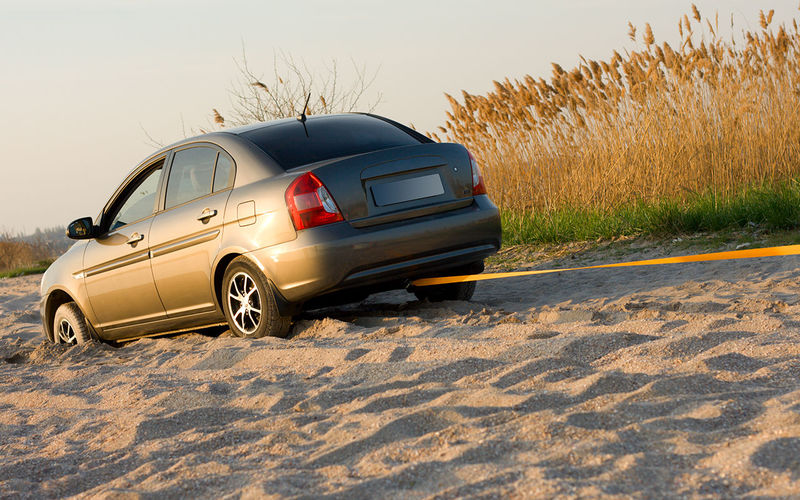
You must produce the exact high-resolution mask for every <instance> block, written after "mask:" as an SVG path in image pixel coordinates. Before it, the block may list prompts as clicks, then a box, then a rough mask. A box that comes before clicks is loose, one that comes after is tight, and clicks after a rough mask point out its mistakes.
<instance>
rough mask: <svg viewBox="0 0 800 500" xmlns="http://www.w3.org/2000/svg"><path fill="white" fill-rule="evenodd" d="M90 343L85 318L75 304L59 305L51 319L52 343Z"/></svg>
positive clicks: (90, 338)
mask: <svg viewBox="0 0 800 500" xmlns="http://www.w3.org/2000/svg"><path fill="white" fill-rule="evenodd" d="M91 341H92V335H91V333H90V330H89V327H88V325H87V323H86V318H84V317H83V313H82V312H81V310H80V308H79V307H78V305H77V304H75V302H67V303H66V304H61V305H60V306H58V309H56V314H55V316H54V317H53V342H55V343H57V344H85V343H87V342H91Z"/></svg>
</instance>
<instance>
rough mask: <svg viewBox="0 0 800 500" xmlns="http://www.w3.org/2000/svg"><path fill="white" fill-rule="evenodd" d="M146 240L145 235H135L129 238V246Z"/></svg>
mask: <svg viewBox="0 0 800 500" xmlns="http://www.w3.org/2000/svg"><path fill="white" fill-rule="evenodd" d="M143 239H144V235H143V234H139V233H133V234H132V235H131V237H130V238H128V242H127V243H128V245H131V246H133V245H135V244H137V243H139V242H140V241H142V240H143Z"/></svg>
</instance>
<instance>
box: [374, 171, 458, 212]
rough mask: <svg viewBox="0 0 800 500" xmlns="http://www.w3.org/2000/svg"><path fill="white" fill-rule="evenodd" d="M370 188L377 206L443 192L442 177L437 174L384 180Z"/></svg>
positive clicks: (428, 196) (437, 194)
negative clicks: (391, 180) (399, 179)
mask: <svg viewBox="0 0 800 500" xmlns="http://www.w3.org/2000/svg"><path fill="white" fill-rule="evenodd" d="M370 189H371V190H372V197H373V198H374V199H375V204H376V205H377V206H379V207H384V206H386V205H394V204H395V203H403V202H405V201H412V200H419V199H422V198H430V197H431V196H439V195H440V194H444V187H443V186H442V178H441V177H439V174H431V175H424V176H422V177H414V178H413V179H403V180H402V181H394V182H386V183H384V184H377V185H374V186H372V187H371V188H370Z"/></svg>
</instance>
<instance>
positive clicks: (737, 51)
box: [431, 6, 800, 222]
mask: <svg viewBox="0 0 800 500" xmlns="http://www.w3.org/2000/svg"><path fill="white" fill-rule="evenodd" d="M772 15H773V13H772V11H770V12H764V11H762V12H760V15H759V21H760V23H759V24H760V29H757V30H755V31H752V32H748V31H744V32H743V36H742V38H738V37H737V38H723V37H722V36H720V35H719V33H720V25H719V18H718V16H715V17H714V18H713V19H712V18H707V17H703V16H701V14H700V12H699V11H698V9H697V8H696V7H695V6H693V8H692V11H691V13H689V14H687V15H684V16H683V17H682V18H681V19H680V20H679V24H678V30H679V33H680V36H681V41H680V46H677V47H672V46H670V44H669V43H666V42H662V43H658V42H656V39H655V36H654V34H653V32H652V29H651V27H650V25H649V24H647V25H645V27H644V29H643V30H641V32H639V30H637V29H636V27H634V26H632V25H630V32H629V36H630V37H631V39H632V40H634V41H636V42H637V44H636V47H637V49H636V50H633V51H631V52H627V51H624V54H625V55H622V54H620V53H619V52H617V51H614V52H613V54H612V56H611V57H610V58H609V59H607V60H603V61H594V60H586V59H584V58H581V62H580V64H578V65H577V66H576V67H575V68H572V69H569V70H565V69H563V68H562V67H561V66H559V65H557V64H553V74H552V76H551V77H550V78H549V80H545V79H543V78H538V79H536V78H533V77H531V76H526V77H525V78H523V79H522V80H514V81H511V80H509V79H505V80H504V81H502V82H498V81H495V82H494V86H495V89H494V91H492V92H489V93H487V94H486V95H475V94H470V93H467V92H462V96H461V99H460V100H459V99H456V98H454V97H452V96H450V95H447V99H448V101H449V104H450V110H449V111H448V112H447V117H448V119H447V122H446V124H445V125H444V126H443V127H440V130H439V132H437V133H434V134H431V136H432V137H434V139H437V140H448V141H453V142H459V143H462V144H464V145H466V146H467V147H468V148H469V149H470V150H471V151H472V152H473V154H474V155H475V156H476V157H477V159H478V161H479V162H480V164H481V166H482V169H483V173H484V176H485V180H486V183H487V188H488V190H489V194H490V195H491V196H492V198H493V199H494V200H495V201H496V203H498V205H499V206H500V207H501V209H503V210H504V211H506V212H511V213H513V214H515V215H514V217H516V218H519V217H523V218H524V215H525V214H531V216H532V217H534V218H535V217H539V218H540V219H541V218H542V217H544V219H542V220H544V221H546V220H547V218H548V217H549V216H551V215H553V216H556V215H557V214H561V215H563V214H565V213H570V211H572V212H575V211H579V212H583V213H598V214H602V213H611V212H614V211H619V210H621V209H622V208H621V207H627V208H625V210H629V209H633V208H635V207H637V206H643V205H648V204H649V205H650V206H654V205H659V204H662V205H663V203H667V205H669V204H672V205H674V206H675V207H676V209H678V210H679V209H680V207H681V205H682V204H683V203H694V204H695V205H696V204H697V200H698V199H702V200H711V202H710V205H709V208H710V209H711V210H712V211H713V210H714V209H715V207H716V206H717V204H718V202H720V203H722V202H724V201H725V200H731V199H734V198H736V197H739V198H741V197H742V194H741V193H742V189H743V188H745V187H748V186H749V187H753V186H755V189H756V190H759V189H762V188H763V187H764V186H773V185H775V183H777V182H780V181H784V180H787V179H792V178H797V177H798V175H800V113H799V111H800V64H798V61H799V60H798V56H800V32H798V26H797V22H796V21H793V22H792V24H791V26H786V25H781V26H777V27H776V26H773V24H772ZM731 27H732V28H734V27H733V22H732V21H731ZM731 31H735V30H734V29H732V30H731ZM665 200H667V201H665ZM703 203H705V202H703ZM723 204H724V203H723ZM665 206H666V205H665ZM631 207H633V208H631ZM561 215H558V216H559V217H560V216H561ZM514 217H512V219H513V218H514ZM506 219H508V217H506ZM529 219H530V217H529ZM551 222H552V221H551Z"/></svg>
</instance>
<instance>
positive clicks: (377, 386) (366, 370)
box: [0, 245, 800, 499]
mask: <svg viewBox="0 0 800 500" xmlns="http://www.w3.org/2000/svg"><path fill="white" fill-rule="evenodd" d="M629 250H630V249H629ZM631 252H632V253H631ZM661 252H662V249H661V248H659V247H658V246H657V245H649V246H648V245H644V246H641V245H640V248H638V249H635V250H631V251H630V252H628V254H627V255H625V256H624V260H633V259H636V258H649V257H653V256H658V255H662V253H661ZM523 256H524V253H523ZM618 258H619V256H618V255H614V254H613V253H612V252H609V251H591V252H587V253H586V254H584V255H581V256H578V258H576V259H572V258H561V259H555V260H552V261H544V262H537V265H539V267H549V266H553V265H556V266H564V267H567V266H572V265H576V264H588V263H596V262H611V261H614V260H617V259H618ZM517 261H518V264H517V265H516V266H517V267H519V268H527V267H531V266H530V263H527V264H528V265H526V262H524V258H523V259H522V260H520V259H519V258H518V259H517ZM798 277H800V258H798V257H782V258H780V257H779V258H766V259H751V260H745V261H735V262H716V263H701V264H683V265H672V266H659V267H650V268H634V269H611V270H609V269H606V270H591V271H580V272H572V273H568V274H566V273H565V274H553V275H545V276H539V277H529V278H515V279H507V280H499V281H491V282H482V283H480V284H479V285H478V291H477V293H476V295H475V298H474V301H472V302H447V303H442V304H428V303H420V302H417V301H415V300H414V299H413V296H411V295H409V294H406V293H405V292H397V293H390V294H382V295H379V296H375V297H373V298H372V299H370V300H369V301H368V302H365V303H363V304H358V305H354V306H348V307H342V308H336V309H328V310H324V311H316V312H313V313H307V314H305V315H304V316H303V317H302V318H301V319H300V320H299V322H298V323H297V324H296V325H295V326H294V328H293V331H292V335H291V337H290V338H289V339H287V340H279V339H263V340H257V341H246V340H242V339H238V338H233V337H231V336H230V334H229V333H227V332H222V333H221V334H220V332H219V331H216V332H204V333H191V334H183V335H178V336H172V337H167V338H159V339H146V340H140V341H136V342H131V343H128V344H125V345H124V346H122V347H119V348H114V347H111V346H108V345H89V346H80V347H73V348H68V347H63V346H56V345H50V344H45V343H43V342H42V337H41V328H40V326H39V313H38V280H39V279H40V278H39V277H38V276H30V277H24V278H14V279H6V280H0V313H2V315H1V316H0V497H43V496H46V497H56V496H57V497H63V496H70V495H79V496H82V497H83V496H86V497H95V496H96V497H106V498H114V497H117V498H139V497H142V498H148V497H158V498H165V497H166V498H169V497H173V498H177V497H196V496H202V497H214V498H216V497H232V498H269V497H272V496H274V497H303V498H325V497H332V498H347V499H354V498H364V497H372V498H392V497H393V498H429V497H432V498H456V497H489V498H494V497H512V498H514V497H519V498H534V497H551V496H554V495H565V496H619V497H628V496H638V497H656V496H658V497H661V496H690V497H694V496H696V497H703V496H706V497H730V496H743V495H747V496H750V495H752V496H760V495H793V496H796V495H798V494H800V342H798V341H800V315H799V313H800V302H798V293H800V282H798ZM212 334H216V335H217V336H214V335H212Z"/></svg>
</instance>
